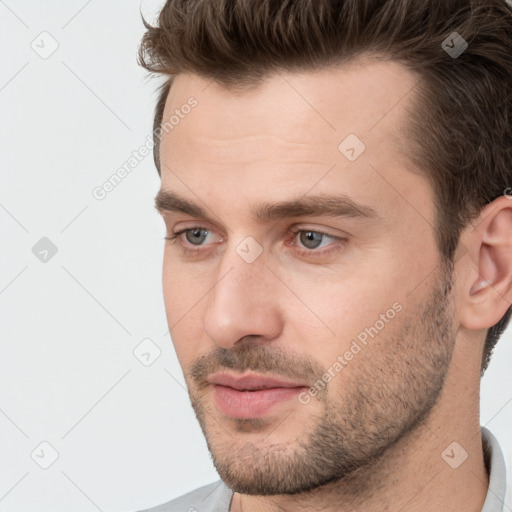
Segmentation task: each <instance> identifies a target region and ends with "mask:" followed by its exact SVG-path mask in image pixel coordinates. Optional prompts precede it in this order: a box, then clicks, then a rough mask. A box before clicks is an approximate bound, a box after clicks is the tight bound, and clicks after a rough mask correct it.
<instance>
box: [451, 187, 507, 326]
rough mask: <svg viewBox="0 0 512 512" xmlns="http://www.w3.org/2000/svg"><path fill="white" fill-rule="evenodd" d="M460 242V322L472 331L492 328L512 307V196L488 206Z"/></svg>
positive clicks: (458, 307)
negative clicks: (462, 249) (463, 250)
mask: <svg viewBox="0 0 512 512" xmlns="http://www.w3.org/2000/svg"><path fill="white" fill-rule="evenodd" d="M460 242H462V245H463V246H464V247H465V249H466V253H465V257H463V258H462V259H460V260H459V262H458V265H459V266H461V267H462V269H459V270H460V273H461V276H462V277H461V283H460V285H459V290H458V299H459V300H458V305H457V311H458V314H459V321H460V323H461V325H462V326H464V327H466V328H468V329H473V330H480V329H486V328H488V327H492V326H493V325H494V324H496V323H497V322H498V321H499V320H500V319H501V318H502V317H503V315H504V314H505V313H506V311H507V309H508V308H509V307H510V305H511V304H512V196H500V197H499V198H497V199H495V200H494V201H493V202H492V203H490V204H488V205H487V206H486V207H485V208H484V209H483V210H482V211H481V213H480V215H479V217H478V218H477V219H475V220H474V221H473V223H472V224H471V225H470V226H469V227H468V229H466V230H465V231H464V232H463V233H462V235H461V240H460Z"/></svg>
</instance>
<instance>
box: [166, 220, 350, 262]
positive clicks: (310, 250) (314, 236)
mask: <svg viewBox="0 0 512 512" xmlns="http://www.w3.org/2000/svg"><path fill="white" fill-rule="evenodd" d="M210 233H211V232H210V230H209V229H208V228H205V227H204V226H194V227H191V228H185V229H182V230H180V231H176V232H174V233H173V234H172V236H167V237H165V239H166V240H169V241H171V242H172V241H175V240H177V239H181V237H182V235H184V236H185V239H186V240H185V242H181V243H180V245H181V250H182V251H183V252H184V253H185V254H189V255H191V254H198V253H201V252H205V250H206V249H204V248H203V247H204V245H208V244H203V242H205V240H206V239H207V238H208V235H209V234H210ZM290 234H292V235H294V238H293V241H292V242H286V244H285V245H287V246H291V247H295V248H296V249H295V250H296V251H297V252H298V253H299V254H301V255H302V256H305V257H312V258H313V257H318V256H324V255H326V254H327V253H330V252H332V251H335V250H338V249H340V248H342V246H344V243H345V242H346V239H344V238H341V237H338V236H334V235H331V234H329V233H325V232H323V231H318V230H313V229H295V230H291V231H290ZM298 235H299V236H298ZM297 236H298V240H299V243H300V246H299V245H298V244H297V242H296V241H295V240H296V239H297ZM326 238H327V239H330V240H333V241H334V242H338V243H337V244H332V243H331V244H328V245H327V249H322V250H317V249H318V248H319V247H321V244H322V241H323V240H324V239H326ZM332 245H334V248H332V247H331V246H332Z"/></svg>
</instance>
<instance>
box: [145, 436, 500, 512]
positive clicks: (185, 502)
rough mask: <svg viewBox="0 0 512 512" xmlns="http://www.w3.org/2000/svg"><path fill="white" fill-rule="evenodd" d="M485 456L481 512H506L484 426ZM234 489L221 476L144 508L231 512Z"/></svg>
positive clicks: (494, 445)
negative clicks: (486, 480)
mask: <svg viewBox="0 0 512 512" xmlns="http://www.w3.org/2000/svg"><path fill="white" fill-rule="evenodd" d="M482 442H483V450H484V459H485V465H486V469H487V472H488V474H489V488H488V490H487V496H486V498H485V502H484V507H483V508H482V512H503V511H504V510H505V507H504V501H505V493H506V486H507V483H506V468H505V459H504V458H503V452H502V450H501V447H500V445H499V443H498V440H497V439H496V438H495V437H494V436H493V435H492V433H491V432H490V431H489V430H488V429H487V428H485V427H482ZM232 499H233V491H232V490H231V489H230V488H229V487H227V486H226V484H225V483H224V482H223V481H222V480H217V481H216V482H213V483H212V484H209V485H205V486H203V487H199V488H198V489H195V490H193V491H191V492H189V493H187V494H184V495H183V496H180V497H179V498H176V499H174V500H172V501H169V502H167V503H164V504H163V505H159V506H157V507H154V508H150V509H147V510H143V511H141V512H229V508H230V506H231V500H232Z"/></svg>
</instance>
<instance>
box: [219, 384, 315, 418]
mask: <svg viewBox="0 0 512 512" xmlns="http://www.w3.org/2000/svg"><path fill="white" fill-rule="evenodd" d="M305 389H307V387H297V388H268V389H260V390H258V391H238V390H237V389H233V388H230V387H228V386H221V385H218V384H213V398H214V400H215V404H216V405H217V407H218V408H219V410H220V411H221V412H222V413H224V414H225V415H226V416H232V417H233V418H244V419H248V418H258V417H260V416H264V415H265V414H267V413H268V412H270V411H271V410H272V409H273V408H274V407H275V406H276V405H277V404H280V403H282V402H286V401H287V400H290V399H292V398H294V397H296V396H297V395H298V394H299V393H300V392H301V391H304V390H305Z"/></svg>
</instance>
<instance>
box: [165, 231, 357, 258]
mask: <svg viewBox="0 0 512 512" xmlns="http://www.w3.org/2000/svg"><path fill="white" fill-rule="evenodd" d="M195 229H202V230H205V231H208V232H209V231H210V230H209V229H208V228H206V227H204V226H194V227H191V228H185V229H182V230H180V231H176V232H174V233H173V234H172V236H166V237H165V240H169V241H171V242H173V241H175V240H177V239H178V238H179V237H180V236H181V235H183V234H185V233H186V232H187V231H193V230H195ZM306 232H312V233H316V234H318V235H323V236H326V237H328V238H331V239H332V240H334V241H336V242H346V241H347V240H346V239H345V238H341V237H338V236H334V235H331V234H330V233H326V232H324V231H319V230H314V229H295V230H290V232H289V234H293V235H294V238H295V237H296V236H297V234H298V233H306ZM180 245H181V250H182V251H183V253H184V254H186V255H190V256H192V255H197V254H199V253H201V252H204V249H190V248H189V247H187V246H185V245H183V244H180ZM342 245H345V244H344V243H343V244H342ZM339 249H341V247H340V246H338V247H336V248H334V249H333V248H330V249H329V248H327V249H322V250H316V249H298V252H299V253H300V254H301V255H302V256H305V257H307V258H311V257H313V258H315V257H320V256H325V255H327V254H329V253H331V252H334V251H336V250H339Z"/></svg>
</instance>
